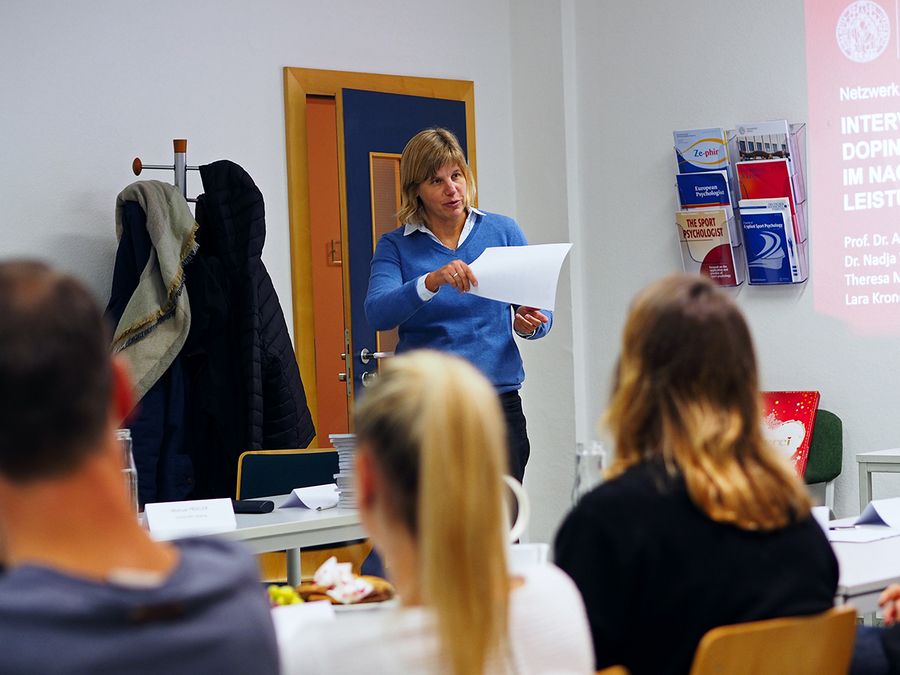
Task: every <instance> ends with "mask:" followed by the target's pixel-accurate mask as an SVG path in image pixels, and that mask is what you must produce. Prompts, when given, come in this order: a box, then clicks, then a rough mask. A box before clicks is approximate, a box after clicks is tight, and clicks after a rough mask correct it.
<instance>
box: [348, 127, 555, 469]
mask: <svg viewBox="0 0 900 675" xmlns="http://www.w3.org/2000/svg"><path fill="white" fill-rule="evenodd" d="M400 183H401V193H400V212H399V214H398V216H399V220H400V223H401V226H400V227H399V228H398V229H396V230H394V231H393V232H389V233H388V234H386V235H384V236H383V237H381V239H380V240H379V242H378V246H377V247H376V249H375V255H374V257H373V258H372V269H371V274H370V276H369V290H368V293H367V295H366V302H365V310H366V317H367V318H368V320H369V323H370V324H371V325H372V326H373V327H374V328H375V329H376V330H390V329H392V328H395V327H397V328H398V333H399V342H398V344H397V349H396V351H397V353H401V352H405V351H408V350H410V349H416V348H430V349H437V350H440V351H446V352H451V353H453V354H456V355H458V356H461V357H463V358H464V359H466V360H467V361H469V362H470V363H472V364H473V365H475V366H476V367H477V368H478V369H479V370H480V371H481V372H482V373H484V375H485V376H486V377H487V378H488V380H489V381H490V382H491V384H493V385H494V388H495V389H496V391H497V393H498V395H499V396H500V402H501V405H502V408H503V413H504V417H505V420H506V428H507V439H508V445H509V472H510V474H511V475H513V476H514V477H515V478H517V479H518V480H519V481H521V480H522V477H523V476H524V474H525V464H526V462H527V461H528V456H529V453H530V446H529V442H528V434H527V430H526V424H525V415H524V414H523V412H522V400H521V398H520V397H519V389H520V388H521V386H522V381H523V380H524V379H525V370H524V368H523V366H522V358H521V356H520V355H519V349H518V347H517V346H516V343H515V340H514V338H513V331H514V330H515V332H516V334H517V335H518V336H519V337H521V338H524V339H528V340H536V339H538V338H541V337H543V336H544V335H546V334H547V332H548V331H549V330H550V326H551V325H552V319H553V316H552V314H551V313H550V312H549V311H547V310H539V309H536V308H534V307H520V306H515V305H509V304H507V303H503V302H498V301H496V300H488V299H486V298H482V297H478V296H475V295H470V294H469V293H468V291H469V289H470V288H471V287H472V285H477V283H478V280H477V279H476V278H475V275H474V274H473V273H472V270H471V269H470V268H469V264H470V263H471V262H472V261H474V260H475V259H476V258H477V257H478V256H480V255H481V253H482V252H483V251H484V249H486V248H488V247H489V246H524V245H526V244H527V243H528V242H527V241H526V239H525V235H524V234H523V233H522V230H520V229H519V226H518V225H517V224H516V222H515V221H514V220H513V219H512V218H507V217H506V216H501V215H497V214H493V213H485V212H482V211H479V210H478V209H476V208H475V207H474V206H473V204H474V202H475V181H474V177H473V176H472V171H471V169H470V168H469V165H468V163H467V162H466V158H465V156H464V155H463V152H462V148H460V145H459V142H458V141H457V139H456V137H455V136H454V135H453V134H452V133H451V132H449V131H447V130H446V129H426V130H425V131H421V132H419V133H418V134H416V135H415V136H414V137H413V138H412V139H411V140H410V141H409V143H407V145H406V147H405V148H404V150H403V154H402V156H401V158H400Z"/></svg>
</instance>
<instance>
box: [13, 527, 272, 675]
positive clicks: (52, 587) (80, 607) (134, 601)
mask: <svg viewBox="0 0 900 675" xmlns="http://www.w3.org/2000/svg"><path fill="white" fill-rule="evenodd" d="M177 545H178V548H179V550H180V552H181V557H180V561H179V563H178V565H177V566H176V568H175V569H174V570H173V571H172V573H171V574H170V575H169V576H168V577H167V578H165V579H163V580H162V581H161V582H160V583H156V584H152V585H141V584H137V583H124V579H123V580H119V579H118V578H117V580H116V581H110V582H108V583H102V582H95V581H91V580H86V579H81V578H76V577H73V576H68V575H66V574H61V573H59V572H57V571H54V570H52V569H49V568H47V567H40V566H36V565H25V566H22V567H17V568H14V569H12V570H10V571H9V572H8V573H7V574H6V575H4V576H2V577H0V645H2V653H0V673H4V674H5V673H16V674H20V673H44V674H47V673H91V674H101V673H128V674H129V675H137V674H140V673H148V674H149V673H192V674H197V673H201V674H202V673H216V674H227V673H236V674H237V673H241V674H245V673H254V674H255V675H257V674H258V675H266V674H268V673H273V674H275V673H278V652H277V647H276V644H275V632H274V629H273V627H272V619H271V615H270V612H269V607H268V602H267V600H266V598H265V596H264V593H263V588H262V586H261V584H260V583H259V576H258V572H257V568H256V565H255V563H254V561H253V559H252V558H251V557H250V556H249V555H247V553H246V551H244V550H243V549H242V548H240V546H239V545H237V544H233V543H229V542H224V541H219V540H215V539H207V538H204V539H186V540H182V541H180V542H177Z"/></svg>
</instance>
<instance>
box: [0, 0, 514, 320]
mask: <svg viewBox="0 0 900 675" xmlns="http://www.w3.org/2000/svg"><path fill="white" fill-rule="evenodd" d="M85 7H90V10H89V11H87V10H85ZM284 66H301V67H309V68H327V69H333V70H356V71H364V72H379V73H400V74H407V75H418V76H425V77H447V78H458V79H470V80H474V81H475V83H476V87H475V99H476V115H477V117H476V134H477V142H478V150H479V152H478V155H479V165H478V170H479V171H478V173H479V182H480V185H479V188H480V192H481V195H482V203H483V204H484V205H485V206H486V207H487V206H488V205H489V207H490V208H491V209H492V210H496V211H500V212H507V213H508V212H512V211H513V209H514V205H515V184H514V180H513V175H512V172H511V171H510V169H509V167H510V165H511V163H512V132H511V130H510V128H509V124H508V117H509V109H510V86H509V68H510V52H509V7H508V2H507V1H506V0H497V1H493V2H481V1H478V0H463V1H461V2H458V3H456V4H455V5H454V6H453V7H448V6H446V5H439V4H427V3H419V4H415V5H413V4H410V3H406V2H402V1H399V0H385V1H383V2H378V3H364V2H354V1H352V0H336V1H329V2H311V1H310V2H296V1H294V2H292V1H288V0H284V1H273V0H268V1H262V2H246V1H245V0H230V1H228V0H226V1H215V2H214V1H212V0H208V1H200V0H194V1H192V2H182V1H179V0H154V2H152V3H142V2H135V1H134V0H126V1H125V2H118V1H113V0H105V1H104V0H94V1H92V2H91V3H90V4H89V5H84V4H82V3H71V2H65V1H64V0H55V1H47V2H40V3H32V2H28V0H4V2H3V4H2V5H0V87H2V89H0V90H2V92H3V95H2V97H0V120H2V126H0V138H2V139H3V157H4V161H3V162H2V163H0V199H2V202H0V203H2V204H3V214H2V218H3V227H2V228H0V254H2V255H4V256H6V255H12V254H23V255H41V256H45V257H47V258H49V259H50V260H52V261H54V262H55V263H57V264H59V265H62V266H63V267H65V268H67V269H69V270H72V271H74V272H76V273H77V274H79V275H80V276H82V277H83V278H84V279H85V280H87V281H88V283H89V284H90V285H91V287H92V288H93V289H94V291H95V292H96V293H97V295H98V296H99V297H101V298H103V299H105V298H106V296H107V295H108V292H109V285H110V281H111V273H112V259H113V256H114V252H115V235H114V218H113V213H114V205H115V198H116V195H117V194H118V192H119V191H120V190H121V189H122V188H123V187H124V186H125V185H127V184H128V183H130V182H131V181H133V180H136V179H135V178H134V176H133V175H132V174H131V168H130V167H131V160H132V158H133V157H134V156H136V155H139V156H140V157H141V158H142V159H143V161H144V162H145V163H148V164H165V163H169V162H171V161H172V144H171V141H172V139H173V138H187V139H188V142H189V144H188V161H189V163H190V164H204V163H208V162H211V161H213V160H216V159H222V158H225V159H231V160H234V161H236V162H237V163H239V164H241V165H242V166H243V167H244V168H245V169H246V170H247V171H248V172H249V173H250V175H251V176H252V177H253V178H254V180H255V181H256V183H257V185H258V186H259V187H260V189H261V190H262V192H263V195H264V196H265V199H266V207H267V214H268V218H267V224H268V237H267V245H266V248H265V253H264V256H263V257H264V260H265V262H266V264H267V266H268V269H269V272H270V274H271V275H272V277H273V280H274V282H275V287H276V290H277V291H278V294H279V296H280V297H281V298H282V301H283V304H284V305H285V310H286V312H287V313H288V314H290V308H289V303H288V302H287V299H288V298H289V297H290V273H289V270H290V258H289V252H288V222H287V172H286V167H285V140H284V102H283V101H284V99H283V92H282V68H283V67H284ZM148 177H149V178H159V179H163V180H169V181H171V174H162V172H152V173H151V172H148V173H145V174H144V176H142V178H148ZM191 179H193V180H191ZM200 187H201V186H200V181H199V177H198V176H197V174H196V173H193V174H189V191H190V192H192V193H193V194H196V193H197V192H199V191H200ZM288 325H291V321H290V316H288Z"/></svg>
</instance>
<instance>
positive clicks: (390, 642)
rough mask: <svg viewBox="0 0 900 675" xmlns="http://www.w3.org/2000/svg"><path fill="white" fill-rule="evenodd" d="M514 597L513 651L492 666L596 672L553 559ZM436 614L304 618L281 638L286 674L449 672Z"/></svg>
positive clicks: (577, 609)
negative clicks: (325, 619) (310, 621)
mask: <svg viewBox="0 0 900 675" xmlns="http://www.w3.org/2000/svg"><path fill="white" fill-rule="evenodd" d="M521 574H522V576H523V577H524V579H525V583H524V584H522V585H521V586H519V587H517V588H515V589H514V590H513V591H512V594H511V596H510V617H509V632H510V650H509V651H510V654H509V655H508V657H507V658H505V659H502V661H501V660H500V659H497V660H495V661H494V662H492V663H490V664H489V665H488V670H487V672H488V673H516V674H518V675H528V674H531V673H534V674H538V673H540V674H549V673H554V674H560V675H562V674H569V673H584V674H587V673H593V672H594V653H593V647H592V644H591V634H590V629H589V627H588V620H587V615H586V613H585V609H584V604H583V603H582V600H581V595H580V594H579V593H578V589H576V588H575V584H573V583H572V581H571V580H570V579H569V577H567V576H566V575H565V573H563V572H562V571H560V570H559V569H558V568H556V567H555V566H553V565H542V566H539V567H532V568H529V569H527V570H523V571H522V572H521ZM438 647H439V646H438V640H437V635H436V634H435V631H434V628H433V617H432V615H431V613H430V612H429V611H428V610H427V609H425V608H422V607H411V608H396V609H384V610H371V611H359V612H357V613H356V614H354V615H345V616H342V617H339V619H338V620H337V621H329V622H326V623H320V624H314V625H307V626H306V627H305V628H304V629H303V631H302V633H301V634H300V635H295V636H291V637H289V638H288V639H287V640H285V641H284V642H282V643H281V644H280V645H279V648H280V651H281V659H282V661H281V663H282V672H284V673H286V674H287V675H293V674H296V675H315V674H316V673H321V674H326V673H327V674H329V675H331V674H332V673H342V674H347V675H353V674H356V673H358V674H359V675H372V674H374V673H391V674H393V673H425V674H436V673H441V672H446V668H444V667H442V666H443V665H444V664H442V662H441V661H440V659H439V649H438Z"/></svg>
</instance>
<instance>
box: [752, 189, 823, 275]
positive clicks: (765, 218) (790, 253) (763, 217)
mask: <svg viewBox="0 0 900 675" xmlns="http://www.w3.org/2000/svg"><path fill="white" fill-rule="evenodd" d="M790 208H791V207H790V203H789V201H788V200H787V199H784V198H779V199H742V200H741V201H740V213H741V219H742V223H743V222H746V223H747V227H745V228H744V233H745V234H744V238H745V239H747V236H748V235H747V233H748V231H749V232H750V235H751V239H752V238H753V237H752V231H753V230H765V229H770V230H771V229H772V228H774V229H775V230H777V232H778V233H779V234H780V233H781V232H782V231H783V232H784V237H783V238H784V243H785V254H786V256H787V261H788V264H789V265H790V270H791V281H792V282H794V283H796V282H799V281H805V280H806V278H807V276H808V275H809V266H808V264H807V260H806V257H805V255H804V250H803V246H802V245H800V244H799V243H798V242H797V239H796V237H794V236H793V231H792V228H790V227H786V224H788V223H790V222H791V211H790ZM760 223H766V224H768V227H763V226H762V225H760ZM760 248H761V245H760V246H757V247H755V249H757V250H759V249H760ZM754 264H755V265H757V266H759V267H765V264H764V262H763V260H755V261H754ZM751 283H767V282H759V281H757V282H751Z"/></svg>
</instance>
